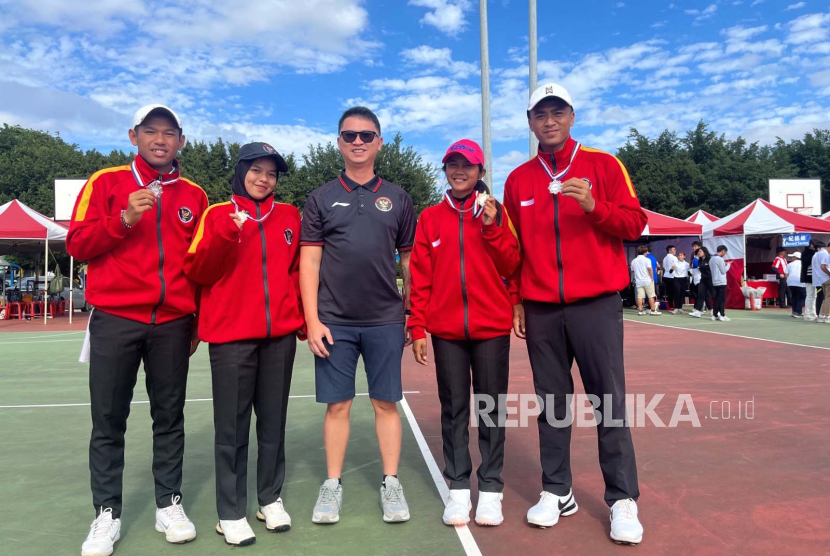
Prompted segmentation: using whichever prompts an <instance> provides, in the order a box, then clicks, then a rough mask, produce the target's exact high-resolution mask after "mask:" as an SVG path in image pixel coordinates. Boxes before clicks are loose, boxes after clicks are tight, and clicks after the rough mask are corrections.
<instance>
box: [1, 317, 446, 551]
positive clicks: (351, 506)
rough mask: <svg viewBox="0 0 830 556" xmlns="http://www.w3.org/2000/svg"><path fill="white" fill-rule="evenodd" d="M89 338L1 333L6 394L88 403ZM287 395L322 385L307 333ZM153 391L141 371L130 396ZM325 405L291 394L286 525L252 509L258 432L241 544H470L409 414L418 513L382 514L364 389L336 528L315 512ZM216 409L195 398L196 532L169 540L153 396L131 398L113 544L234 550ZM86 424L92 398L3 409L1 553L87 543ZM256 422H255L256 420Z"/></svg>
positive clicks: (189, 411) (201, 360)
mask: <svg viewBox="0 0 830 556" xmlns="http://www.w3.org/2000/svg"><path fill="white" fill-rule="evenodd" d="M82 338H83V333H75V332H73V333H57V332H51V333H50V332H44V333H42V334H38V333H31V332H25V333H6V334H0V355H2V359H0V360H1V361H2V363H0V405H26V404H66V403H86V402H88V401H89V394H88V384H87V366H86V365H85V364H80V363H78V362H77V357H78V352H79V349H80V345H81V340H82ZM140 374H141V375H143V371H140ZM357 391H358V392H366V381H365V375H364V374H363V372H362V370H358V384H357ZM291 394H292V395H311V394H314V369H313V361H312V357H311V354H310V353H309V351H308V348H307V347H306V345H305V344H304V343H303V344H300V345H299V346H298V350H297V361H296V364H295V368H294V379H293V382H292V391H291ZM210 397H211V387H210V368H209V363H208V357H207V346H205V345H203V346H201V347H200V348H199V351H198V352H197V354H196V355H195V356H194V357H193V359H192V363H191V369H190V375H189V384H188V399H199V398H210ZM145 400H147V395H146V391H145V390H144V381H143V380H142V379H141V376H139V380H138V384H137V386H136V391H135V396H134V401H145ZM324 410H325V407H324V406H323V405H322V404H318V403H316V402H315V401H314V399H313V398H298V399H292V400H291V401H290V404H289V420H288V427H287V431H286V437H287V438H286V455H287V475H286V483H285V487H284V489H283V493H282V496H283V500H284V501H285V505H286V509H287V510H288V511H289V513H290V514H291V516H292V520H293V526H292V529H291V531H289V532H287V533H282V534H271V533H267V532H266V531H265V528H264V525H262V524H260V523H259V522H257V521H256V520H255V519H254V512H255V511H256V486H255V482H256V463H255V462H256V442H255V437H254V436H253V435H252V437H251V446H250V452H251V454H250V456H251V457H250V461H249V465H248V479H249V481H248V483H249V485H248V505H249V512H248V515H249V521H250V523H251V526H252V527H253V528H254V531H255V532H256V533H257V542H256V544H255V545H253V546H251V547H247V548H245V549H243V551H244V553H245V554H246V555H249V556H255V555H257V554H275V553H281V554H337V555H344V556H349V555H352V554H355V555H357V554H426V553H440V554H463V549H462V548H461V544H460V543H459V541H458V538H457V536H456V534H455V532H454V531H453V530H452V529H451V528H447V527H445V526H443V525H442V524H441V520H440V517H441V511H442V509H443V504H442V503H441V500H440V497H439V495H438V493H437V491H436V489H435V485H434V484H433V482H432V479H431V477H430V475H429V471H428V469H427V466H426V464H425V462H424V460H423V458H422V456H421V453H420V451H419V449H418V447H417V445H416V442H415V439H414V436H413V434H412V431H411V429H410V428H409V425H408V423H407V421H406V418H405V417H404V416H403V414H402V415H401V418H402V420H403V423H404V425H403V427H404V440H403V453H402V459H401V467H400V471H399V476H400V478H401V481H402V483H403V485H404V489H405V493H406V496H407V500H408V502H409V505H410V510H411V513H412V520H411V521H410V522H408V523H405V524H397V525H389V524H385V523H383V522H382V521H381V514H380V509H379V503H378V488H379V486H380V479H381V472H382V469H381V463H380V457H379V455H378V450H377V441H376V439H375V434H374V417H373V412H372V408H371V404H370V401H369V399H368V397H366V396H359V397H358V398H356V400H355V403H354V406H353V408H352V435H351V438H350V442H349V449H348V453H347V456H346V467H345V471H344V474H343V487H344V505H343V511H342V514H341V515H342V517H341V522H340V523H339V524H337V525H334V526H328V527H321V526H316V525H313V524H312V523H311V509H312V507H313V505H314V502H315V500H316V496H317V490H318V488H319V486H320V483H321V482H322V480H323V479H325V476H326V472H325V457H324V450H323V444H322V419H323V414H324ZM212 419H213V409H212V405H211V402H209V401H192V402H189V403H188V404H187V406H186V408H185V421H186V422H185V429H186V434H187V440H186V448H185V462H184V484H183V493H184V497H185V499H184V504H185V508H186V510H187V512H188V515H189V516H190V518H191V519H192V520H193V522H194V523H195V524H196V527H197V530H198V533H199V537H198V538H197V539H196V540H195V541H194V542H192V543H189V544H187V545H183V546H173V545H169V544H167V543H166V542H165V540H164V536H163V535H162V534H159V533H156V532H155V531H154V529H153V524H154V510H155V508H154V502H153V500H154V499H153V479H152V474H151V471H150V469H151V445H152V435H151V429H150V427H151V421H150V416H149V405H147V404H134V405H133V406H132V413H131V416H130V419H129V422H128V431H127V449H126V452H127V453H126V468H125V471H124V509H123V515H122V539H121V541H120V542H119V543H118V544H117V545H116V552H115V553H116V554H117V555H119V556H127V555H142V556H146V555H149V554H154V555H165V554H176V555H186V554H193V555H196V554H198V555H200V556H201V555H213V554H228V553H229V551H230V550H232V549H231V548H230V547H228V546H227V545H225V544H224V542H223V540H222V538H221V537H219V536H218V535H216V533H215V532H214V526H215V524H216V521H217V518H216V506H215V496H214V492H215V490H214V475H213V421H212ZM90 427H91V424H90V416H89V407H87V406H80V407H60V408H28V409H23V408H5V409H0V438H2V439H3V449H2V451H0V469H2V473H3V479H2V481H0V539H2V544H3V548H2V552H3V553H4V554H13V555H20V556H25V555H38V556H42V555H50V556H56V555H64V554H67V555H77V554H79V553H80V546H81V543H82V542H83V540H84V538H85V536H86V534H87V531H88V527H89V524H90V522H91V520H92V519H93V517H94V514H93V509H92V499H91V494H90V491H89V472H88V468H87V449H88V441H89V433H90ZM251 428H252V432H253V429H254V427H253V424H252V427H251ZM234 550H236V549H234Z"/></svg>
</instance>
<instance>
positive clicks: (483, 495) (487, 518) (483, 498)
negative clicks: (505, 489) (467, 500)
mask: <svg viewBox="0 0 830 556" xmlns="http://www.w3.org/2000/svg"><path fill="white" fill-rule="evenodd" d="M503 498H504V494H502V493H501V492H479V493H478V505H477V506H476V524H478V525H485V526H490V527H496V526H498V525H501V522H502V521H504V516H503V515H502V513H501V501H502V499H503Z"/></svg>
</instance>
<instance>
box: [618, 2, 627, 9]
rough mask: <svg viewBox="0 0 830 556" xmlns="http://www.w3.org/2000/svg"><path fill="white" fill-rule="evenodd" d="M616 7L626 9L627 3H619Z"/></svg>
mask: <svg viewBox="0 0 830 556" xmlns="http://www.w3.org/2000/svg"><path fill="white" fill-rule="evenodd" d="M616 7H617V8H624V7H625V2H617V4H616Z"/></svg>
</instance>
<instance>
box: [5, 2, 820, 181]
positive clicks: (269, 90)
mask: <svg viewBox="0 0 830 556" xmlns="http://www.w3.org/2000/svg"><path fill="white" fill-rule="evenodd" d="M527 9H528V7H527V2H526V1H525V0H495V1H491V2H489V3H488V10H489V16H490V25H489V34H490V65H491V94H492V113H493V114H492V129H493V139H494V143H493V150H494V167H495V169H494V174H495V176H494V179H493V182H494V183H495V184H496V191H497V192H498V191H499V190H500V185H501V183H502V182H503V181H504V179H505V178H506V176H507V174H508V173H509V171H510V170H511V169H512V168H513V167H515V166H517V165H518V164H520V163H521V162H523V161H524V160H526V158H527V149H528V144H527V143H528V141H527V120H526V117H525V108H526V101H527V97H528V91H527V83H528V76H527V50H528V49H527ZM538 13H539V39H540V40H539V43H540V44H539V79H540V83H542V82H544V81H549V80H550V81H557V82H560V83H562V84H564V85H565V86H566V87H567V88H568V89H569V90H570V92H571V95H572V97H573V99H574V104H575V108H576V126H575V127H574V129H573V134H574V136H575V137H576V138H577V139H580V140H581V141H582V142H583V143H584V144H587V145H591V146H594V147H598V148H602V149H605V150H609V151H611V152H614V151H616V149H617V148H618V147H619V146H620V145H622V144H623V143H624V142H625V141H626V137H627V135H628V130H629V128H631V127H636V128H637V129H638V130H639V131H640V132H641V133H645V134H648V135H656V134H657V133H659V132H661V131H662V130H663V129H666V128H669V129H672V130H676V131H679V132H683V131H685V130H687V129H690V128H692V127H694V126H695V125H696V123H697V121H698V120H700V119H704V120H705V121H707V122H708V123H709V124H710V125H711V126H712V127H713V129H715V130H717V131H719V132H723V133H725V134H726V135H727V136H728V137H736V136H738V135H742V136H744V137H746V138H748V139H749V140H750V141H760V142H761V143H771V142H774V141H775V138H776V136H780V137H783V138H784V139H787V140H789V139H792V138H798V137H801V136H803V134H804V133H805V132H807V131H810V130H812V129H813V128H814V127H820V128H830V10H829V9H828V6H827V3H826V2H817V1H809V2H793V1H791V0H789V1H787V0H785V1H776V0H735V1H733V0H724V1H714V2H713V1H704V2H692V1H688V0H687V1H676V2H673V3H668V2H650V1H649V2H645V1H638V2H633V1H612V0H582V1H580V2H565V1H562V0H539V2H538ZM0 43H2V44H0V122H6V123H10V124H19V125H23V126H26V127H33V128H36V129H42V130H48V131H52V132H56V131H57V132H60V134H61V135H62V136H63V137H64V138H65V139H67V140H69V141H71V142H76V143H78V144H80V145H81V146H82V147H84V148H90V147H96V148H98V149H101V150H104V151H105V152H106V151H108V150H109V149H111V148H123V149H126V148H128V147H129V143H128V142H127V137H126V130H127V129H128V127H129V125H130V120H131V115H132V113H133V112H134V111H135V109H136V108H138V107H139V106H141V105H143V104H147V103H150V102H163V103H166V104H169V105H170V106H171V107H173V108H174V109H176V110H177V111H178V112H179V113H180V115H181V116H182V119H183V123H184V128H185V134H186V135H188V136H189V137H191V138H199V139H206V140H211V141H212V140H215V138H216V137H219V136H221V137H222V138H223V139H225V140H229V141H241V142H244V141H248V140H265V141H268V142H270V143H272V144H273V145H274V146H275V147H276V148H277V149H278V150H280V151H281V152H297V153H302V152H304V151H305V150H306V147H307V145H308V144H309V143H317V142H325V141H329V140H332V139H333V138H334V135H335V133H336V125H337V119H338V117H339V115H340V113H341V112H342V111H343V110H344V109H345V108H346V107H348V106H350V105H353V104H365V105H368V106H370V107H372V108H373V109H375V110H376V111H377V113H378V115H379V116H380V118H381V124H382V125H383V135H384V136H385V137H387V138H391V137H392V136H393V135H394V134H395V133H396V132H401V133H402V134H403V137H404V141H405V143H406V144H409V145H413V146H415V147H416V148H417V149H418V150H419V152H420V153H421V154H422V155H423V157H424V158H425V159H426V160H429V161H432V162H436V163H439V162H440V158H441V155H442V154H443V151H444V150H445V149H446V147H447V146H448V145H449V144H450V143H451V142H452V141H454V140H456V139H459V138H462V137H471V138H473V139H476V140H478V139H479V138H480V136H481V109H480V84H481V82H480V72H479V31H478V2H475V1H471V0H397V1H388V0H387V1H371V0H368V1H363V0H301V1H300V0H256V1H253V0H235V1H234V2H219V1H211V0H179V1H175V2H174V1H171V0H135V1H131V2H123V1H122V0H86V1H85V2H83V3H79V2H68V1H65V0H39V1H37V2H33V1H29V0H25V1H24V0H0Z"/></svg>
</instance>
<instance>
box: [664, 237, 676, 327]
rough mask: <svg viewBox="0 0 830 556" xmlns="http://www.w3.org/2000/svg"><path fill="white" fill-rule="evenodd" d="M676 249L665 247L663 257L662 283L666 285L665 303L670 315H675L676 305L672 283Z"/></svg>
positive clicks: (671, 246) (672, 246)
mask: <svg viewBox="0 0 830 556" xmlns="http://www.w3.org/2000/svg"><path fill="white" fill-rule="evenodd" d="M676 253H677V248H676V247H675V246H674V245H669V246H668V247H666V256H665V257H663V283H664V284H665V285H666V302H667V303H668V306H669V309H671V311H670V313H671V314H672V315H676V314H677V309H678V307H677V305H676V304H675V298H676V297H677V295H676V294H675V283H674V269H675V267H676V266H677V255H676Z"/></svg>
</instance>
